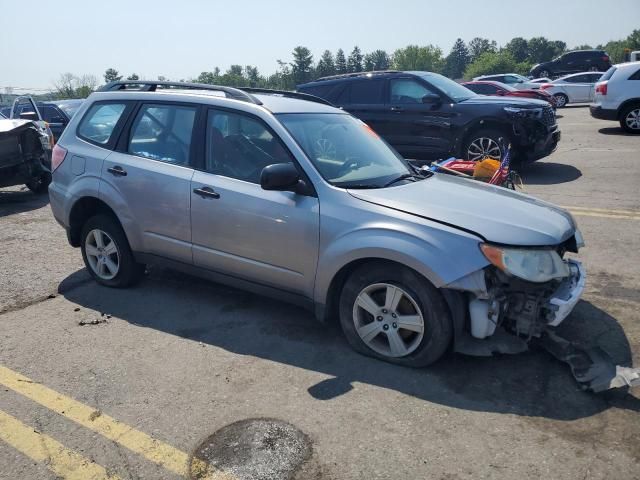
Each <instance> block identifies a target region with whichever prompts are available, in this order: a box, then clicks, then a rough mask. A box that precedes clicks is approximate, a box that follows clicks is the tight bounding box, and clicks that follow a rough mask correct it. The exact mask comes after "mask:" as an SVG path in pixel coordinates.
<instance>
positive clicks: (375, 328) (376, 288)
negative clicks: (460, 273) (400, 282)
mask: <svg viewBox="0 0 640 480" xmlns="http://www.w3.org/2000/svg"><path fill="white" fill-rule="evenodd" d="M353 323H354V326H355V329H356V332H357V333H358V335H359V336H360V338H361V339H362V341H363V342H364V343H365V344H366V345H367V346H368V347H369V348H371V349H372V350H373V351H375V352H376V353H379V354H380V355H384V356H386V357H405V356H407V355H409V354H410V353H412V352H413V351H414V350H415V349H416V348H418V346H419V345H420V342H421V341H422V337H423V336H424V329H425V324H424V318H423V316H422V312H421V311H420V308H419V307H418V304H417V303H416V301H415V300H414V299H413V297H412V296H411V295H410V294H409V293H407V292H406V291H405V290H403V289H402V288H400V287H397V286H395V285H391V284H389V283H375V284H373V285H369V286H368V287H366V288H364V289H363V290H362V291H361V292H360V293H359V294H358V296H357V297H356V301H355V303H354V305H353Z"/></svg>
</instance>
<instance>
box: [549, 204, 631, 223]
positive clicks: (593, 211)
mask: <svg viewBox="0 0 640 480" xmlns="http://www.w3.org/2000/svg"><path fill="white" fill-rule="evenodd" d="M561 208H564V209H565V210H569V211H570V212H571V213H572V214H574V215H582V216H585V217H600V218H620V219H627V220H640V211H637V210H636V211H633V210H612V209H608V208H586V207H568V206H563V207H561Z"/></svg>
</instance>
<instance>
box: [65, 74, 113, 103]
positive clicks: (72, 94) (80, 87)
mask: <svg viewBox="0 0 640 480" xmlns="http://www.w3.org/2000/svg"><path fill="white" fill-rule="evenodd" d="M116 73H117V72H116ZM54 85H55V92H54V96H55V97H56V98H58V99H64V98H86V97H88V96H89V95H90V94H91V93H92V92H93V91H94V90H95V88H96V87H97V86H98V79H97V78H96V77H95V76H93V75H81V76H79V77H78V76H76V75H74V74H72V73H63V74H61V75H60V77H59V78H58V80H57V81H56V82H55V83H54Z"/></svg>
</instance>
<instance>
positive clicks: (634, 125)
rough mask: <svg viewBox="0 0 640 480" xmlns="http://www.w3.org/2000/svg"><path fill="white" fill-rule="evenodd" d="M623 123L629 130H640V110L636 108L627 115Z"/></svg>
mask: <svg viewBox="0 0 640 480" xmlns="http://www.w3.org/2000/svg"><path fill="white" fill-rule="evenodd" d="M624 123H625V124H626V125H627V127H629V128H630V129H631V130H640V108H636V109H633V110H631V111H630V112H629V113H627V116H626V117H625V119H624Z"/></svg>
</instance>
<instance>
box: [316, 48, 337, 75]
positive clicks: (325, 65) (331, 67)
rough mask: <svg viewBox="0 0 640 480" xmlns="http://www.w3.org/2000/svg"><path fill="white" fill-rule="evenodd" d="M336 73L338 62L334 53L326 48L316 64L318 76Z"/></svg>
mask: <svg viewBox="0 0 640 480" xmlns="http://www.w3.org/2000/svg"><path fill="white" fill-rule="evenodd" d="M335 73H336V64H335V62H334V60H333V54H332V53H331V52H330V51H329V50H325V51H324V53H323V54H322V56H321V57H320V60H318V64H317V65H316V77H327V76H329V75H335Z"/></svg>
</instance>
